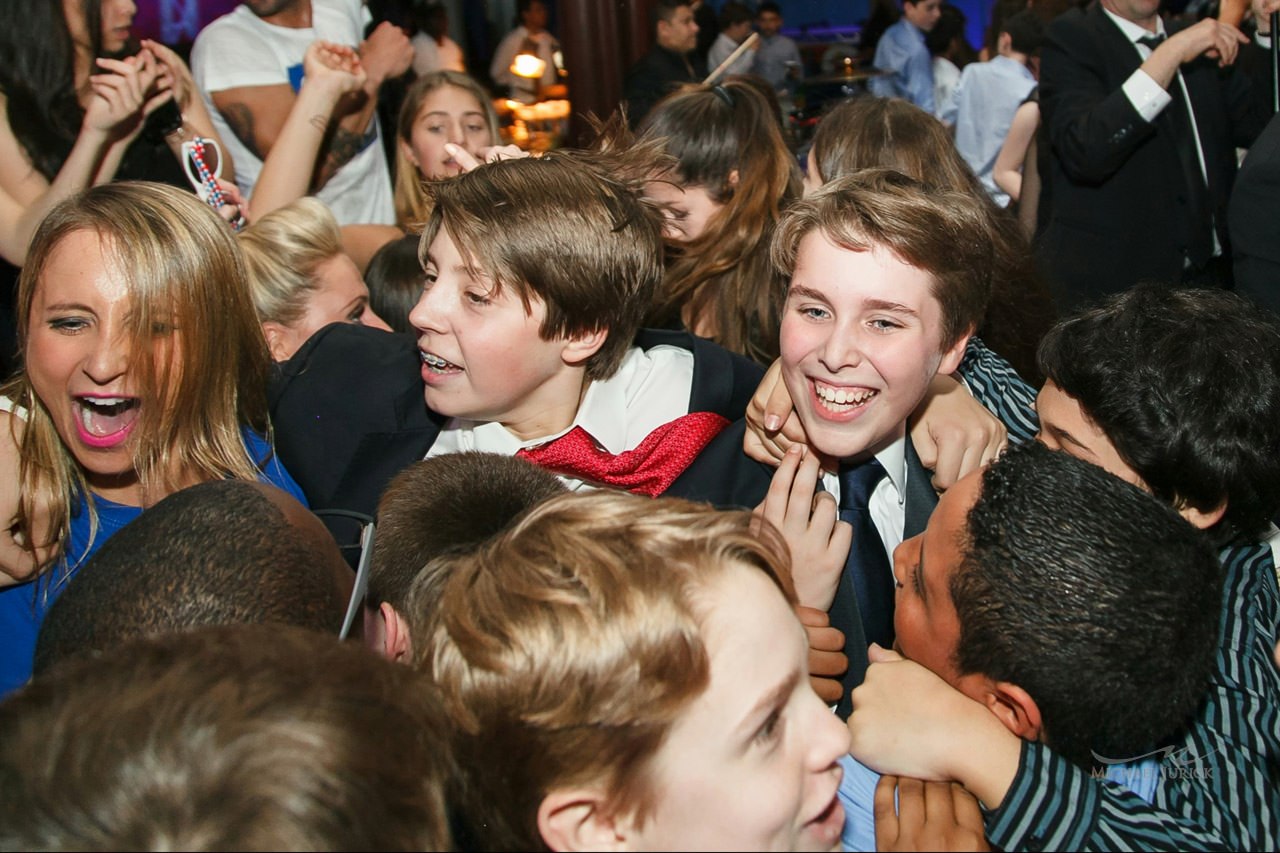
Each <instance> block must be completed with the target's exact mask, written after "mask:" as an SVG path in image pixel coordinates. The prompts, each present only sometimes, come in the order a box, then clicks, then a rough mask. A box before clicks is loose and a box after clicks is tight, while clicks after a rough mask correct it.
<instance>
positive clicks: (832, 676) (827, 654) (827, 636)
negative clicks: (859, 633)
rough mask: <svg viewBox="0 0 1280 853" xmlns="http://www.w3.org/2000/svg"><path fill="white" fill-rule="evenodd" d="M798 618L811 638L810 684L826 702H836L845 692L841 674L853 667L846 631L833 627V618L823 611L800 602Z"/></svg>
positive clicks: (797, 611)
mask: <svg viewBox="0 0 1280 853" xmlns="http://www.w3.org/2000/svg"><path fill="white" fill-rule="evenodd" d="M796 617H797V618H798V619H799V620H800V624H801V625H803V626H804V633H805V635H806V636H807V637H808V638H809V684H810V685H811V686H812V687H813V692H814V693H817V694H818V696H819V698H821V699H822V701H823V702H826V703H827V704H830V705H834V704H835V703H836V702H839V701H840V697H841V696H843V695H844V687H843V685H841V683H840V681H839V679H840V676H842V675H844V674H845V672H846V671H847V670H848V669H849V659H848V658H847V657H845V655H844V633H843V632H841V631H840V629H839V628H832V627H831V617H830V616H828V615H827V614H826V612H825V611H823V610H816V609H814V608H812V607H805V606H804V605H803V604H797V605H796Z"/></svg>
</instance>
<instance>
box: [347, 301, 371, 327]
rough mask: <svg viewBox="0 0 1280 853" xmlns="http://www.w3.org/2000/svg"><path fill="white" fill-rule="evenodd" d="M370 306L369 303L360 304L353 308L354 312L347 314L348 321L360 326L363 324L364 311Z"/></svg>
mask: <svg viewBox="0 0 1280 853" xmlns="http://www.w3.org/2000/svg"><path fill="white" fill-rule="evenodd" d="M368 308H369V306H368V305H358V306H356V308H355V309H353V310H352V312H351V313H350V314H348V315H347V322H348V323H355V324H356V325H357V326H359V325H363V322H364V312H365V311H366V310H368Z"/></svg>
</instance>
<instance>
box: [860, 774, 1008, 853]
mask: <svg viewBox="0 0 1280 853" xmlns="http://www.w3.org/2000/svg"><path fill="white" fill-rule="evenodd" d="M895 791H896V792H897V795H898V801H897V807H896V808H895V807H894V792H895ZM875 818H876V849H877V850H990V849H991V847H990V845H988V844H987V839H986V835H985V827H984V826H983V823H982V810H981V809H979V808H978V801H977V799H975V798H974V796H973V794H970V793H969V792H968V791H966V790H965V789H964V788H963V787H962V786H960V785H957V784H956V783H955V782H922V781H920V780H919V779H907V778H899V777H897V776H881V777H880V781H879V783H877V784H876V795H875Z"/></svg>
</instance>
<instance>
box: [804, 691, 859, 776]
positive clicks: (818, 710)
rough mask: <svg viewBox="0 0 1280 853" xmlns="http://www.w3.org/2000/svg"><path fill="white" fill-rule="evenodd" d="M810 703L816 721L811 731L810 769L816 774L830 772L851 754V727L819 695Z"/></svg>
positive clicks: (815, 695) (814, 696)
mask: <svg viewBox="0 0 1280 853" xmlns="http://www.w3.org/2000/svg"><path fill="white" fill-rule="evenodd" d="M813 698H814V701H813V702H812V703H810V707H811V708H812V713H813V715H814V719H813V721H812V726H811V728H810V729H809V731H810V732H811V733H812V735H811V737H812V741H811V743H810V745H809V768H810V769H811V770H812V771H814V772H815V773H822V772H825V771H827V770H830V769H831V767H832V766H834V765H835V763H836V762H837V761H839V760H840V758H841V756H844V755H847V754H848V753H849V747H850V746H851V745H852V737H851V735H850V734H849V727H848V726H846V725H845V723H844V720H841V719H840V718H839V717H837V716H836V715H835V714H833V713H832V712H831V709H830V708H828V707H827V706H826V703H824V702H823V701H822V700H821V699H819V698H818V694H816V693H815V694H814V695H813Z"/></svg>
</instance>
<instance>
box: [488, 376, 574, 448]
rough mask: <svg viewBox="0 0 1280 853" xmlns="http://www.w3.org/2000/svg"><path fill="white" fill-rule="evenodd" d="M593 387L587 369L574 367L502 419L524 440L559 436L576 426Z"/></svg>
mask: <svg viewBox="0 0 1280 853" xmlns="http://www.w3.org/2000/svg"><path fill="white" fill-rule="evenodd" d="M590 386H591V380H589V379H587V378H586V371H585V370H583V369H582V368H575V369H572V370H570V371H568V372H566V373H563V374H561V375H560V376H557V377H554V378H553V379H551V380H549V381H548V382H547V383H545V384H544V385H543V386H542V387H541V388H539V389H538V390H537V391H535V392H534V394H533V395H531V398H530V399H529V400H528V401H526V404H525V405H524V406H522V407H521V409H520V410H519V411H516V412H512V413H510V416H509V417H507V418H504V419H502V420H500V421H499V422H500V423H501V424H502V426H503V428H504V429H505V430H506V431H507V432H509V433H511V434H512V435H514V436H515V437H516V438H517V439H519V440H520V441H534V440H536V439H539V438H546V437H547V436H552V435H557V434H559V433H562V432H564V431H565V430H567V429H568V428H569V427H571V426H572V425H573V422H574V420H575V419H576V418H577V417H578V410H579V409H580V408H582V400H583V398H584V397H585V396H586V394H587V388H589V387H590Z"/></svg>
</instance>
